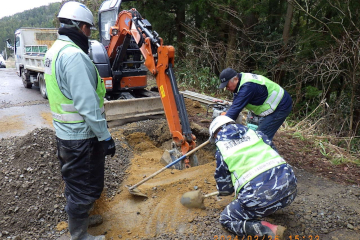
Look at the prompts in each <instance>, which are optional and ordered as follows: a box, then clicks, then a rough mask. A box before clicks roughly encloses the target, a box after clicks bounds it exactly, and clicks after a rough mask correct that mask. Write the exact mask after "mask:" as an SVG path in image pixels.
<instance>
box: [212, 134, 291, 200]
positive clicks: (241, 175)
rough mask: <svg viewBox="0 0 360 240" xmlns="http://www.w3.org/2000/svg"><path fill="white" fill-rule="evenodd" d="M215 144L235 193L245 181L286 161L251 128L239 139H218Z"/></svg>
mask: <svg viewBox="0 0 360 240" xmlns="http://www.w3.org/2000/svg"><path fill="white" fill-rule="evenodd" d="M216 146H217V147H218V149H219V150H220V152H221V154H222V156H223V158H224V161H225V162H226V164H227V165H228V168H229V171H230V172H231V180H232V183H233V186H234V190H235V192H236V194H237V193H238V192H239V191H240V189H241V188H242V187H243V186H244V185H245V184H246V183H247V182H249V181H250V180H252V179H253V178H255V177H256V176H258V175H259V174H261V173H263V172H265V171H267V170H269V169H271V168H273V167H276V166H278V165H281V164H284V163H286V161H285V160H284V159H283V158H282V157H281V156H280V155H279V154H278V153H277V152H276V151H275V150H274V149H272V148H271V147H270V146H269V145H267V144H266V143H264V141H263V140H262V138H261V137H259V136H258V135H257V134H256V133H255V132H254V131H253V130H251V129H249V130H248V131H247V132H246V133H245V134H244V135H243V137H242V138H240V139H232V140H223V141H218V142H217V143H216Z"/></svg>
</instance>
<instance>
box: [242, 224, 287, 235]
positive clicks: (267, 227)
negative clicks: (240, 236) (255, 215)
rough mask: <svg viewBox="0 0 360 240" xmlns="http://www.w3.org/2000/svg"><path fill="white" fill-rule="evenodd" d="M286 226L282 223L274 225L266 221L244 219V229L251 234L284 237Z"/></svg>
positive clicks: (247, 233)
mask: <svg viewBox="0 0 360 240" xmlns="http://www.w3.org/2000/svg"><path fill="white" fill-rule="evenodd" d="M285 229H286V228H285V227H283V226H280V225H273V224H271V223H268V222H265V221H255V220H249V221H244V225H243V230H244V232H245V234H246V235H250V236H259V237H263V236H267V237H271V239H275V237H277V238H276V239H283V235H284V231H285Z"/></svg>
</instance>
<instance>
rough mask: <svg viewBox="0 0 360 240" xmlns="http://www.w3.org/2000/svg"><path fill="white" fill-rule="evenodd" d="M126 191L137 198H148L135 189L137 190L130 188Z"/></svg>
mask: <svg viewBox="0 0 360 240" xmlns="http://www.w3.org/2000/svg"><path fill="white" fill-rule="evenodd" d="M127 189H128V190H129V193H130V194H131V195H134V196H139V197H146V198H147V197H148V196H146V195H145V194H144V193H142V192H140V190H139V189H137V188H130V187H128V188H127Z"/></svg>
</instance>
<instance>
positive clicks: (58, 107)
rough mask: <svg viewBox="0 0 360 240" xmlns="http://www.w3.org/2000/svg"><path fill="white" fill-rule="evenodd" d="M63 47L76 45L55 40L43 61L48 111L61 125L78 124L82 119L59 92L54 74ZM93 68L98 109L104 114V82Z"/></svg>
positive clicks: (70, 101) (69, 101)
mask: <svg viewBox="0 0 360 240" xmlns="http://www.w3.org/2000/svg"><path fill="white" fill-rule="evenodd" d="M65 47H76V48H78V49H80V48H79V47H78V46H77V45H76V44H74V43H72V42H68V41H63V40H59V39H58V40H56V41H55V43H54V44H53V46H52V47H51V48H50V50H49V51H48V52H47V53H46V55H45V59H44V67H45V82H46V90H47V93H48V98H49V103H50V109H51V113H52V116H53V119H54V120H55V121H57V122H62V123H79V122H84V118H83V117H82V116H81V115H80V114H79V112H78V111H77V110H76V109H75V107H74V102H73V100H71V99H68V98H67V97H66V96H65V95H64V94H63V93H62V92H61V90H60V88H59V85H58V82H57V79H56V72H55V62H56V59H57V57H58V55H59V53H60V51H61V50H62V49H64V48H65ZM94 68H95V70H96V74H97V87H96V93H97V95H98V96H99V100H100V102H99V107H100V109H101V111H102V112H104V97H105V93H106V89H105V85H104V82H103V81H102V79H101V77H100V75H99V73H98V71H97V69H96V67H95V65H94Z"/></svg>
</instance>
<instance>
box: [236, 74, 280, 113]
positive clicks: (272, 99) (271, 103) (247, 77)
mask: <svg viewBox="0 0 360 240" xmlns="http://www.w3.org/2000/svg"><path fill="white" fill-rule="evenodd" d="M247 82H252V83H257V84H260V85H265V86H266V88H267V90H268V97H267V99H266V100H265V102H264V103H263V104H262V105H260V106H255V105H252V104H247V105H246V106H245V107H246V108H247V109H249V110H250V111H252V112H253V113H255V114H256V115H258V116H261V117H265V116H267V115H269V114H271V113H273V112H274V111H275V109H276V108H277V106H278V105H279V103H280V101H281V99H282V98H283V96H284V89H283V88H282V87H280V86H279V85H278V84H276V83H274V82H273V81H271V80H270V79H268V78H266V77H264V76H261V75H256V74H252V73H241V81H240V85H239V89H240V87H241V86H242V85H243V84H244V83H247Z"/></svg>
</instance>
